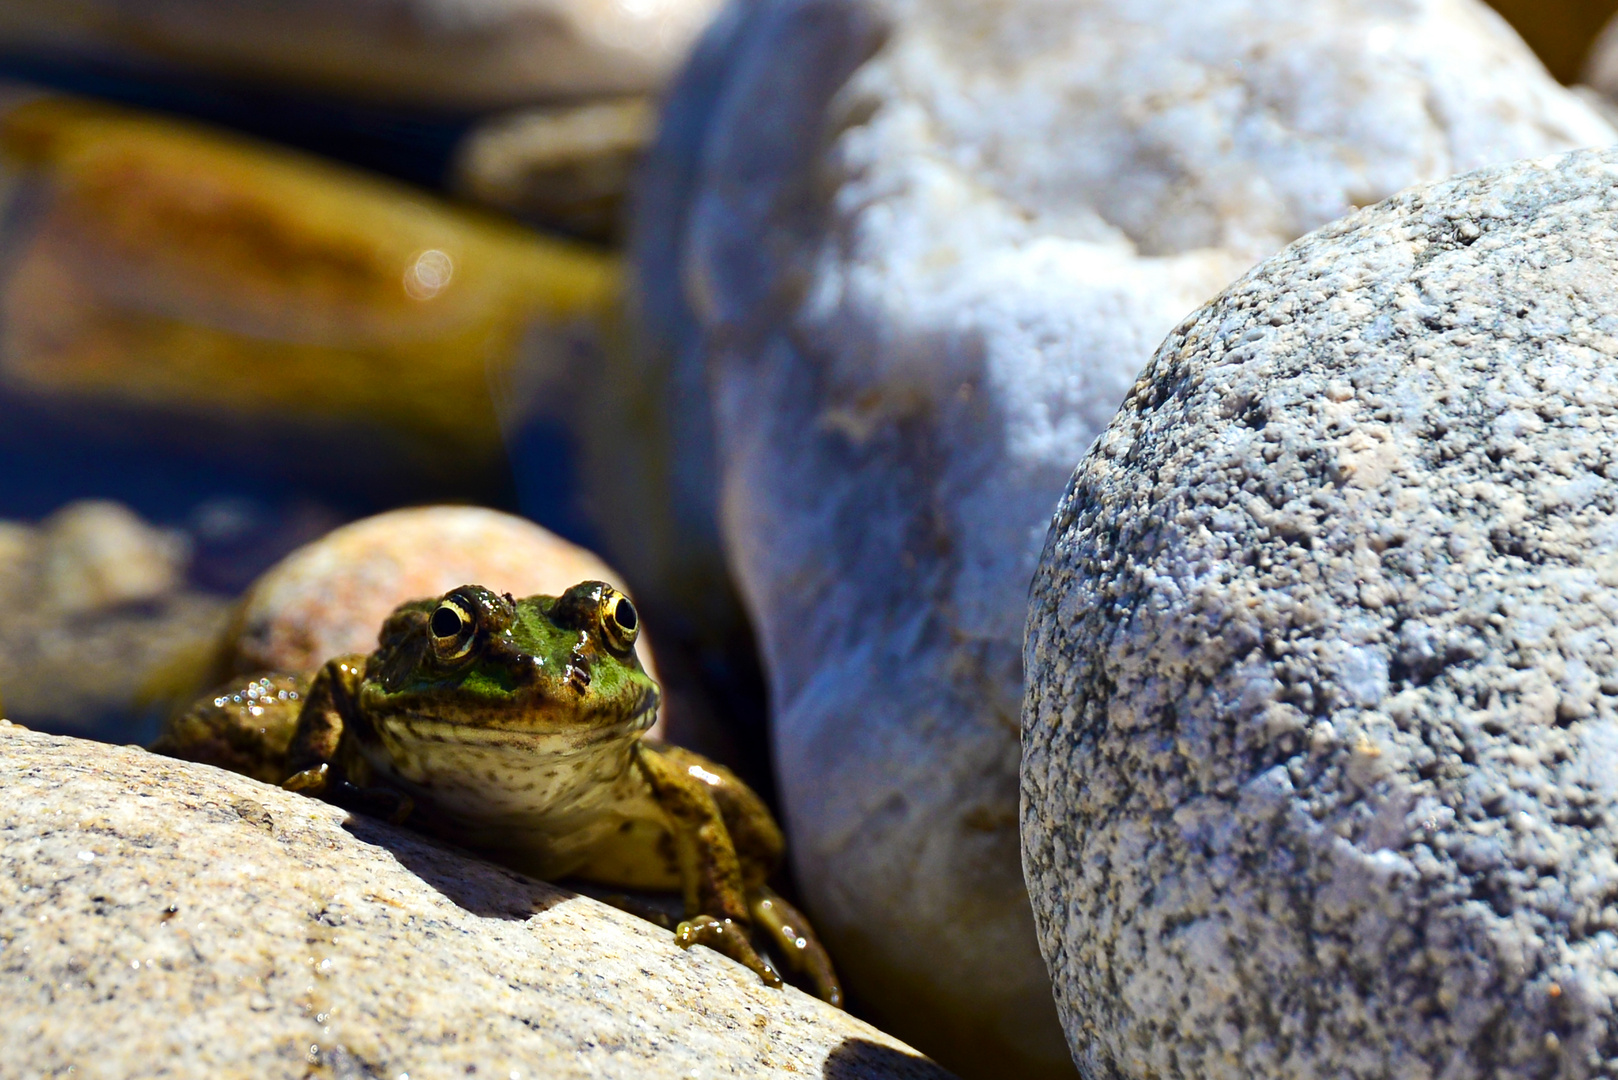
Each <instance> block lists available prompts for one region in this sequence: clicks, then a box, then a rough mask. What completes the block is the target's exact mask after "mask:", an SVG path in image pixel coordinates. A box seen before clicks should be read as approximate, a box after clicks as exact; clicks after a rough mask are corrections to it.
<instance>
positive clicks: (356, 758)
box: [152, 582, 842, 1005]
mask: <svg viewBox="0 0 1618 1080" xmlns="http://www.w3.org/2000/svg"><path fill="white" fill-rule="evenodd" d="M637 621H638V620H637V616H636V614H635V612H634V607H633V605H632V604H630V603H629V600H628V598H627V597H625V596H623V594H622V593H619V592H618V591H617V590H615V589H613V588H612V587H611V586H609V585H606V584H604V583H602V582H584V583H582V584H579V585H575V586H574V587H573V588H571V589H569V590H568V591H567V592H565V593H563V594H562V595H561V596H559V597H549V596H534V597H528V598H526V599H523V600H513V599H512V598H511V597H510V596H497V595H496V594H494V593H492V592H490V591H489V590H487V589H484V588H481V587H479V586H475V585H466V586H462V587H461V588H458V589H454V590H451V591H450V592H449V593H446V594H445V595H444V596H443V597H441V598H439V599H437V600H420V601H412V602H410V603H407V604H403V605H401V606H400V607H399V608H398V609H396V610H395V611H394V612H393V614H392V615H390V616H389V617H388V619H387V621H386V622H385V623H384V624H383V626H382V631H381V633H380V635H379V646H378V648H377V650H376V651H375V652H374V653H372V654H371V655H370V656H343V657H338V658H336V659H334V660H331V661H328V662H327V663H326V665H325V666H324V667H322V668H321V670H320V672H319V673H318V674H317V675H316V676H315V678H314V680H313V682H312V683H310V684H309V685H308V686H307V688H304V687H302V686H301V684H298V683H294V682H292V681H290V680H291V679H292V678H293V677H290V676H260V677H258V678H256V679H253V680H244V681H243V683H242V684H241V685H240V686H237V687H233V688H231V689H225V690H220V691H216V692H215V693H214V694H211V695H209V696H208V697H207V698H204V699H203V700H202V701H200V702H198V703H197V704H196V705H195V706H193V707H192V708H191V710H189V711H188V712H187V713H185V714H183V715H181V716H179V717H176V718H175V719H174V720H172V721H171V722H170V724H169V725H168V727H167V728H166V730H165V731H164V733H163V735H162V736H161V737H160V738H159V739H158V741H157V742H155V743H154V744H153V745H152V749H154V750H156V751H159V752H161V753H166V754H170V755H173V756H176V757H184V758H188V759H190V760H198V761H206V762H209V763H211V764H217V765H221V766H224V767H226V768H230V769H233V770H235V771H237V772H243V773H246V774H248V775H251V776H256V777H258V778H260V779H265V780H268V781H270V782H280V783H282V785H283V786H284V787H287V788H289V789H290V790H293V791H300V792H304V793H306V794H310V795H316V796H319V797H322V798H326V799H329V800H331V801H333V802H337V803H339V804H340V805H344V806H347V807H349V808H351V809H355V810H360V811H364V812H367V813H372V814H377V815H379V816H382V817H387V818H389V819H391V820H394V821H396V822H402V821H408V822H409V823H410V824H411V825H412V826H415V827H419V828H423V829H426V830H428V831H431V832H435V833H438V834H439V835H442V836H445V837H446V838H448V839H451V840H454V841H455V842H457V843H461V844H465V845H467V846H469V847H473V848H476V849H479V850H481V851H484V852H486V853H488V854H489V855H490V856H492V857H494V858H496V859H498V860H499V861H501V862H503V863H505V864H506V865H509V866H511V867H513V868H515V869H518V870H522V871H524V872H526V873H530V874H533V875H535V876H537V877H544V878H558V877H565V876H573V877H578V878H581V879H584V880H587V881H594V882H598V883H601V884H603V885H608V886H613V887H619V888H627V889H644V890H660V889H667V890H678V891H679V892H680V893H681V894H682V896H683V898H684V903H685V913H686V918H685V921H683V922H681V923H680V924H679V926H677V927H676V928H675V937H676V940H677V941H678V942H679V943H680V944H681V945H682V946H685V947H689V946H691V945H698V944H701V945H707V946H709V947H710V948H713V949H716V950H718V951H719V952H722V953H724V954H725V955H727V956H729V957H731V958H733V959H735V960H737V961H739V962H741V963H743V964H745V965H747V966H748V967H749V968H751V969H752V970H753V971H755V972H756V973H757V974H758V975H759V977H760V978H762V979H763V980H764V981H765V982H766V983H768V984H770V985H772V986H778V985H780V978H779V977H778V976H777V975H776V973H775V971H774V970H773V969H772V968H771V967H770V965H769V964H768V963H767V962H766V961H765V960H764V959H763V958H762V957H761V956H760V954H759V953H758V951H757V950H756V949H755V948H754V944H753V939H752V935H753V933H754V932H755V931H756V932H758V933H761V934H763V935H765V937H766V939H767V940H769V941H770V942H771V943H773V945H774V946H775V948H776V950H777V951H778V952H780V954H781V955H782V956H783V957H784V958H785V959H786V962H787V963H788V964H789V965H790V966H791V967H792V968H793V969H794V970H795V971H798V972H800V973H801V974H802V975H804V976H805V977H806V978H807V979H808V980H809V982H810V984H811V985H812V986H813V987H814V989H815V990H816V992H817V993H819V995H820V996H821V997H822V998H824V999H825V1000H827V1001H829V1002H831V1003H833V1004H836V1005H841V1003H842V990H841V988H840V987H839V985H838V982H837V977H836V975H835V973H834V972H833V970H832V966H831V961H830V959H829V957H827V955H826V952H825V950H824V949H823V948H822V947H821V945H820V943H819V942H818V941H817V940H816V938H815V935H814V932H813V931H812V930H811V929H810V928H809V926H808V924H807V923H806V922H805V921H804V919H803V916H802V915H801V914H800V913H798V912H797V911H796V910H794V909H793V908H792V907H791V906H790V905H788V904H787V903H786V902H785V901H784V900H782V899H781V898H780V897H779V896H777V895H776V894H775V893H773V892H771V891H770V889H769V888H768V886H767V885H766V884H765V882H766V881H767V879H768V878H769V876H770V874H771V873H772V872H773V871H774V869H775V868H776V866H778V865H779V863H780V860H781V854H782V847H783V840H782V836H781V831H780V829H779V828H778V827H777V826H776V824H775V821H774V819H773V818H772V817H771V816H770V813H769V810H768V809H767V808H766V807H765V806H764V804H763V802H762V801H761V800H760V799H759V798H758V796H757V795H756V794H754V793H753V791H752V790H751V789H749V788H748V787H747V785H745V784H743V783H742V782H741V781H740V780H739V779H737V777H736V776H734V775H733V774H732V773H731V772H730V771H729V770H727V769H725V768H724V767H723V766H720V765H717V764H715V763H713V762H711V761H708V760H707V759H705V758H703V757H701V756H699V755H697V754H694V753H692V752H691V751H689V750H684V749H681V748H679V747H676V746H668V745H665V744H661V743H657V742H654V741H652V740H648V739H645V738H644V734H645V731H646V729H647V728H648V727H650V726H651V724H652V721H653V720H654V719H655V717H656V713H657V704H658V699H659V692H658V689H657V685H656V683H654V682H653V681H652V680H651V678H650V677H648V676H647V675H646V672H645V671H644V670H643V669H642V668H641V666H640V662H639V661H638V660H637V659H636V657H635V653H634V641H635V637H636V634H637V631H638V626H637Z"/></svg>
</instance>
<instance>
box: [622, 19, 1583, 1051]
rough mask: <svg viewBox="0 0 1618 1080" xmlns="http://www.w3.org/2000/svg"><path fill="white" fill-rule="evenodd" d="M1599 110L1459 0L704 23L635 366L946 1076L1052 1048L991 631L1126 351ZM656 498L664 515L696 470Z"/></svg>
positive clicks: (864, 920) (1013, 675)
mask: <svg viewBox="0 0 1618 1080" xmlns="http://www.w3.org/2000/svg"><path fill="white" fill-rule="evenodd" d="M1613 137H1614V136H1613V130H1612V129H1611V128H1610V127H1609V126H1607V125H1606V124H1605V123H1604V122H1602V121H1600V120H1599V119H1598V118H1596V117H1595V115H1594V114H1593V113H1592V112H1591V111H1590V110H1589V109H1588V107H1586V106H1585V105H1583V104H1581V103H1580V102H1578V101H1577V100H1576V99H1575V98H1573V97H1572V96H1571V95H1569V94H1567V93H1566V92H1565V91H1564V90H1562V89H1560V88H1559V87H1557V86H1556V85H1555V84H1554V83H1553V82H1551V80H1550V79H1549V78H1547V77H1546V75H1545V73H1544V71H1543V69H1542V68H1540V66H1539V65H1538V63H1537V62H1536V61H1535V60H1534V59H1533V57H1532V56H1531V55H1530V54H1529V53H1528V51H1527V50H1526V49H1525V48H1524V47H1523V46H1522V44H1521V42H1520V41H1518V40H1517V39H1516V38H1515V37H1514V36H1513V35H1512V34H1511V33H1510V32H1509V30H1507V29H1506V28H1505V26H1504V24H1503V23H1502V22H1500V20H1499V19H1498V18H1497V17H1496V16H1494V15H1493V14H1492V13H1490V12H1489V11H1487V9H1484V8H1482V7H1481V6H1480V5H1477V4H1473V3H1464V2H1459V0H1424V2H1413V3H1404V4H1398V5H1393V4H1376V5H1366V4H1361V3H1349V2H1346V0H1330V2H1328V0H1321V2H1315V3H1309V4H1302V5H1300V4H1294V3H1282V2H1279V0H1275V2H1261V3H1256V4H1255V3H1252V2H1248V0H1242V2H1236V0H1228V2H1219V3H1200V4H1190V3H1169V2H1150V3H1137V2H1128V3H1125V2H1123V0H1117V2H1099V0H1091V2H1080V0H1000V2H995V3H983V2H981V0H973V2H966V0H961V2H943V3H912V2H908V0H763V2H761V3H756V4H749V5H741V6H738V7H737V8H733V9H732V10H731V12H730V13H729V15H727V16H726V17H725V18H723V19H722V20H721V21H719V22H717V23H716V24H715V27H714V29H713V31H712V36H711V37H710V38H709V39H708V40H707V41H706V42H705V43H704V44H703V45H702V46H701V47H700V48H699V50H698V52H697V53H696V54H695V60H694V62H693V66H692V67H691V68H690V69H689V70H688V71H687V72H686V73H685V74H684V75H683V76H682V77H681V79H680V80H679V81H678V83H677V84H676V86H675V90H674V96H673V98H672V100H671V102H670V105H669V106H668V110H667V112H666V114H665V128H664V132H663V135H662V137H661V141H660V144H659V146H658V147H657V149H656V151H655V152H654V157H653V160H652V163H651V167H650V171H649V174H648V175H649V177H650V178H651V179H652V182H653V184H654V185H662V187H661V188H658V187H654V188H652V189H651V190H650V191H649V192H648V194H647V195H646V197H645V198H644V199H643V211H644V212H645V213H646V219H645V221H644V222H643V224H642V226H641V233H640V236H639V237H638V239H637V252H636V259H637V262H638V275H639V277H640V288H641V290H642V294H643V295H642V307H643V310H644V311H645V312H646V313H647V315H648V318H649V321H650V326H651V329H652V330H653V333H654V335H655V337H656V338H657V339H658V344H659V345H660V346H661V347H662V348H664V349H665V350H666V355H669V356H671V357H672V359H671V360H669V361H668V363H669V365H670V368H669V370H668V373H667V374H666V375H664V376H663V377H662V378H661V380H648V381H647V385H656V386H661V387H663V388H666V389H667V391H668V393H669V398H670V400H672V401H675V402H677V403H678V404H677V405H676V406H675V408H674V409H673V410H672V414H671V418H670V421H669V422H670V436H669V439H670V442H669V445H671V446H673V447H676V448H677V449H678V450H679V452H680V453H681V454H690V455H700V454H701V453H702V452H703V449H704V447H705V446H712V447H713V448H714V456H715V464H713V465H711V466H708V467H707V468H708V471H707V472H704V469H703V467H701V466H700V464H693V462H692V461H691V460H689V459H687V460H685V461H677V463H676V464H675V465H674V466H673V468H672V470H671V471H672V472H673V474H674V475H675V476H676V477H677V478H678V477H681V476H684V477H691V476H696V477H698V478H702V477H704V476H707V475H715V474H716V475H718V476H719V477H720V478H721V488H720V490H719V492H718V493H717V496H715V497H714V501H715V503H716V504H717V505H718V506H719V507H720V511H719V512H720V520H721V522H722V527H723V535H724V539H725V542H726V545H727V547H728V557H729V559H730V562H731V565H732V566H733V567H734V569H735V571H736V573H737V575H738V577H739V580H740V583H741V586H742V589H743V592H744V594H745V598H746V601H747V604H748V607H749V610H750V611H751V613H752V615H753V618H754V622H755V625H756V626H757V628H758V631H759V636H760V640H761V643H762V646H763V651H764V655H765V658H766V661H767V665H768V669H769V677H770V688H771V696H772V702H773V706H774V710H775V713H774V719H773V723H774V725H775V728H774V739H775V748H776V758H777V764H778V767H779V771H780V783H781V792H782V797H783V802H784V804H785V809H786V819H787V824H788V827H789V830H790V832H791V834H792V837H793V842H794V843H793V853H794V859H795V861H796V865H797V868H798V872H799V878H800V880H801V881H802V882H803V883H804V886H805V890H806V893H807V895H808V899H809V901H810V904H811V907H812V909H813V913H814V915H815V917H816V919H817V925H818V926H820V927H821V928H822V930H823V931H824V932H825V933H826V935H827V937H828V938H829V939H830V940H831V941H832V942H833V943H834V944H836V945H840V946H842V949H841V951H840V953H839V955H840V956H845V957H847V959H846V960H844V966H845V968H846V969H847V975H848V979H849V982H850V983H851V984H852V985H853V987H854V988H855V990H856V992H859V993H862V994H864V995H865V996H866V998H867V999H868V1000H870V1001H872V1002H873V1003H874V1005H875V1007H876V1008H878V1009H881V1010H883V1012H882V1015H883V1016H884V1018H885V1022H886V1023H887V1024H888V1026H890V1027H891V1028H892V1029H893V1030H896V1031H899V1032H901V1033H903V1034H904V1035H905V1037H907V1038H909V1039H911V1040H912V1041H914V1042H916V1043H917V1044H918V1045H921V1046H924V1047H927V1048H928V1049H929V1052H931V1053H933V1054H935V1056H938V1057H939V1058H940V1059H941V1060H944V1061H946V1063H950V1064H952V1065H953V1066H954V1067H957V1068H959V1069H961V1070H962V1071H967V1070H974V1071H976V1072H978V1073H979V1074H980V1075H984V1076H999V1075H1004V1074H1005V1072H1006V1071H1007V1070H1009V1069H1013V1068H1015V1069H1021V1070H1024V1072H1025V1074H1032V1073H1034V1072H1036V1071H1038V1070H1051V1071H1066V1070H1067V1069H1070V1068H1071V1066H1070V1065H1069V1064H1068V1063H1067V1055H1066V1052H1065V1048H1064V1047H1063V1046H1062V1044H1061V1042H1060V1041H1059V1039H1058V1038H1057V1034H1056V1032H1057V1025H1056V1022H1055V1018H1054V1016H1053V1015H1052V1014H1053V1010H1052V1008H1051V1006H1050V1004H1049V990H1048V983H1047V980H1046V975H1045V972H1044V967H1043V964H1042V963H1041V962H1040V959H1039V955H1038V951H1037V947H1036V943H1035V938H1034V933H1033V928H1032V924H1031V919H1030V916H1029V913H1028V907H1027V899H1026V895H1025V891H1024V887H1023V883H1022V874H1021V866H1020V862H1019V858H1018V848H1017V837H1016V802H1015V791H1016V767H1017V760H1018V740H1017V731H1018V725H1017V721H1016V716H1017V713H1018V708H1019V703H1020V700H1021V680H1020V663H1019V660H1020V654H1019V643H1020V641H1021V636H1022V628H1023V620H1024V615H1025V610H1026V609H1025V604H1026V595H1027V593H1026V589H1027V584H1028V582H1029V580H1030V578H1031V577H1032V574H1033V569H1034V565H1035V561H1036V558H1037V555H1038V551H1039V544H1040V541H1041V538H1042V537H1043V535H1044V532H1045V528H1046V526H1047V523H1048V522H1049V515H1050V508H1051V506H1052V505H1054V503H1055V501H1056V499H1057V498H1058V496H1059V495H1060V492H1061V490H1062V485H1063V484H1064V483H1065V481H1066V480H1067V478H1068V477H1069V475H1070V473H1071V469H1072V467H1073V463H1074V462H1075V461H1077V460H1078V459H1079V457H1080V456H1081V455H1082V453H1083V452H1084V449H1085V447H1086V446H1087V445H1088V443H1089V442H1090V440H1091V438H1092V437H1093V435H1094V434H1095V433H1096V431H1097V430H1099V428H1100V427H1101V426H1102V425H1103V424H1104V423H1105V422H1106V421H1107V419H1108V418H1109V417H1110V415H1111V414H1112V411H1113V409H1114V408H1115V407H1116V404H1117V402H1118V401H1119V400H1120V399H1121V397H1122V396H1123V394H1124V392H1125V390H1126V388H1127V387H1128V385H1129V383H1130V381H1131V380H1132V379H1133V378H1134V376H1135V374H1136V372H1137V370H1138V368H1139V366H1140V365H1141V364H1142V363H1144V362H1145V360H1146V358H1147V357H1148V355H1149V353H1150V350H1151V348H1152V347H1153V346H1154V345H1155V344H1156V343H1157V342H1158V341H1159V340H1161V337H1162V335H1163V334H1164V333H1166V332H1167V331H1168V330H1170V329H1171V328H1172V327H1173V325H1174V323H1175V321H1176V320H1177V319H1179V318H1180V317H1181V316H1182V315H1183V313H1184V312H1185V311H1187V310H1189V309H1191V308H1192V307H1193V306H1194V305H1195V304H1197V303H1199V302H1201V301H1202V300H1203V299H1205V298H1206V297H1207V296H1209V295H1211V294H1213V293H1214V292H1215V291H1216V290H1217V289H1218V288H1219V287H1221V286H1222V285H1223V284H1225V283H1226V282H1228V281H1229V280H1230V279H1231V278H1232V277H1234V276H1235V274H1237V273H1238V272H1239V271H1240V270H1241V269H1243V268H1245V267H1246V266H1248V265H1251V263H1252V261H1253V260H1255V259H1257V258H1259V257H1260V256H1262V255H1265V254H1267V253H1269V252H1271V251H1273V250H1275V249H1276V248H1278V247H1279V246H1281V245H1282V244H1284V243H1286V242H1288V241H1290V240H1291V239H1293V238H1294V237H1296V236H1298V235H1299V234H1301V233H1303V232H1305V231H1306V230H1308V229H1311V228H1314V227H1317V226H1319V225H1321V224H1323V223H1324V222H1326V221H1328V220H1330V219H1332V218H1334V217H1336V216H1338V215H1340V214H1343V213H1345V212H1348V211H1350V210H1352V209H1353V208H1354V207H1355V206H1356V205H1359V204H1364V203H1369V202H1373V201H1375V200H1377V199H1379V198H1382V197H1385V196H1387V195H1390V194H1392V193H1393V192H1394V191H1396V190H1398V189H1399V188H1401V187H1403V186H1405V185H1407V184H1409V183H1411V182H1414V181H1417V180H1421V179H1424V178H1431V177H1435V176H1442V175H1445V174H1448V173H1450V172H1453V171H1456V170H1459V169H1464V168H1470V167H1473V166H1476V165H1480V164H1483V163H1486V162H1489V161H1496V160H1504V159H1510V158H1515V157H1520V156H1524V155H1537V154H1543V153H1546V152H1550V151H1554V150H1562V149H1568V148H1572V147H1575V146H1578V145H1583V144H1589V143H1595V142H1607V141H1610V140H1612V139H1613ZM710 388H711V393H712V402H713V408H712V410H711V412H710V411H709V410H707V409H704V408H703V405H704V403H705V402H706V401H707V398H708V394H709V391H710ZM710 418H711V419H713V420H714V421H715V428H714V430H713V431H712V432H704V430H703V429H702V425H703V424H704V423H706V422H707V421H708V420H709V419H710ZM653 460H658V459H656V458H655V456H654V458H653ZM674 490H677V491H679V492H680V496H681V497H682V498H689V499H690V500H691V505H690V506H686V507H676V508H674V509H673V510H672V511H671V513H670V516H671V517H672V518H676V519H677V518H678V517H679V515H681V514H686V515H688V516H696V515H695V514H694V513H693V510H692V507H693V506H694V507H696V509H697V512H700V508H701V505H702V503H701V500H702V499H703V498H704V497H707V496H708V495H711V494H712V493H711V492H706V493H705V491H704V489H703V488H702V486H701V484H700V483H696V484H689V485H687V486H686V487H685V488H675V489H674ZM671 531H672V530H671ZM674 535H676V536H681V537H685V536H697V535H700V532H699V531H697V530H690V531H675V532H674ZM688 565H689V563H688ZM910 1009H914V1012H913V1013H912V1012H907V1010H910Z"/></svg>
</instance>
